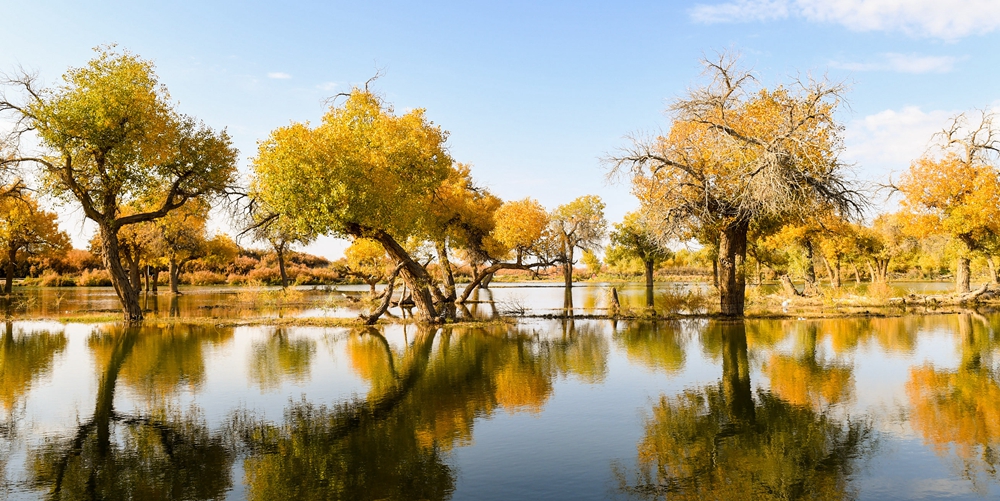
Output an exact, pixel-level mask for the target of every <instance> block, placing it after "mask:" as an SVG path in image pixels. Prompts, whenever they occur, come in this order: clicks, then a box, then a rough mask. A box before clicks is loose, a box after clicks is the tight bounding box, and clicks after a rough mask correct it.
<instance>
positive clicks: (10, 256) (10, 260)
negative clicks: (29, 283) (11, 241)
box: [3, 246, 17, 296]
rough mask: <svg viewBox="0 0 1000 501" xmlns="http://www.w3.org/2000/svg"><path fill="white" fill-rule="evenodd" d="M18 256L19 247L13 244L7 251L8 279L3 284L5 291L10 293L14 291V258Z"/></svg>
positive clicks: (7, 293)
mask: <svg viewBox="0 0 1000 501" xmlns="http://www.w3.org/2000/svg"><path fill="white" fill-rule="evenodd" d="M15 258H17V247H14V246H11V247H10V250H9V251H8V253H7V281H6V282H5V283H4V284H3V293H4V294H6V295H8V296H9V295H10V293H11V292H13V291H14V259H15Z"/></svg>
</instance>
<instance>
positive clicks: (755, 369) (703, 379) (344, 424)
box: [0, 287, 1000, 500]
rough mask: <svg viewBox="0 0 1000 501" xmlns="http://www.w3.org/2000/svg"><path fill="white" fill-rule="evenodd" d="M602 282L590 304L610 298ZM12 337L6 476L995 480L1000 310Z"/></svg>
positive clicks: (695, 493)
mask: <svg viewBox="0 0 1000 501" xmlns="http://www.w3.org/2000/svg"><path fill="white" fill-rule="evenodd" d="M581 289H585V288H581ZM592 289H593V290H590V291H588V290H581V291H579V292H577V293H578V294H580V296H579V298H576V297H575V298H574V301H575V304H578V305H584V304H585V303H587V302H588V301H590V300H588V299H586V297H587V296H586V295H587V294H591V295H592V296H593V297H594V299H593V304H594V306H592V307H593V308H599V307H600V304H601V301H603V299H602V296H600V294H601V292H600V288H598V287H595V288H592ZM189 292H191V291H189ZM313 292H315V294H313ZM349 292H350V291H348V293H349ZM216 293H217V294H229V295H230V296H224V297H230V298H231V297H232V295H233V294H236V292H219V291H216V292H212V291H209V290H206V291H205V292H204V294H200V293H199V294H196V293H193V292H192V293H190V294H188V295H187V296H189V297H188V298H185V299H184V301H186V302H187V303H185V304H186V306H184V307H178V310H180V311H177V312H176V313H178V315H179V316H181V317H185V316H200V315H199V314H198V312H199V311H204V310H206V308H203V306H206V305H208V303H210V302H211V299H210V298H207V297H201V298H199V296H201V295H210V294H216ZM494 293H495V294H496V295H497V296H498V299H499V297H500V296H501V295H504V294H507V295H515V294H516V295H520V296H521V297H520V299H519V300H520V301H525V302H534V301H537V302H538V303H540V306H539V309H542V310H546V309H549V308H550V307H551V308H553V309H555V308H558V307H559V304H558V303H559V301H561V299H562V291H561V289H554V290H550V289H546V288H524V287H514V288H506V287H497V288H496V289H495V291H494ZM337 294H340V293H339V292H338V293H337ZM626 294H631V292H626ZM303 295H305V296H312V295H315V297H313V298H311V299H302V298H300V299H299V301H298V304H299V306H297V307H296V308H297V309H296V308H292V309H290V310H287V311H285V310H282V309H281V308H275V309H274V311H271V310H268V311H271V312H270V313H268V314H274V315H278V314H280V315H291V314H301V313H302V312H305V311H309V310H310V309H317V310H323V308H321V307H320V306H322V305H323V304H325V303H324V302H323V301H325V299H323V298H324V296H326V295H328V293H325V292H322V291H306V292H305V293H303ZM85 296H86V294H82V293H80V296H79V297H76V298H75V299H73V300H74V301H77V300H79V301H81V303H77V304H90V305H94V304H97V303H98V302H99V301H102V300H101V299H99V298H91V300H89V301H90V302H89V303H88V302H87V301H88V300H87V299H86V297H85ZM637 297H641V296H637ZM163 299H166V297H162V298H160V300H163ZM67 300H68V298H64V299H63V300H62V301H61V303H60V307H64V306H65V304H66V301H67ZM44 302H45V301H42V300H39V301H38V302H37V303H36V304H37V305H41V304H43V303H44ZM231 302H232V301H230V303H231ZM480 306H484V305H480ZM39 307H41V306H39ZM329 309H330V308H327V310H329ZM349 310H350V309H349V308H345V309H344V311H345V312H347V311H349ZM60 311H61V310H60ZM213 311H215V314H216V315H220V316H223V315H226V314H230V313H231V314H233V315H237V314H241V313H238V311H240V310H238V309H235V308H229V309H220V310H213ZM168 312H169V308H168ZM345 314H346V313H345ZM0 339H2V342H0V479H2V480H0V498H4V497H6V498H9V499H38V498H45V497H51V498H57V499H78V498H88V499H92V498H102V499H129V498H133V499H176V498H183V499H244V498H252V499H456V500H463V499H487V500H489V499H498V500H499V499H675V498H676V499H799V498H806V499H942V498H947V499H995V498H997V497H998V496H1000V475H998V473H997V466H998V464H1000V453H998V451H1000V449H998V447H1000V358H998V357H997V355H998V352H1000V315H995V314H985V315H984V314H978V313H975V312H969V313H967V314H951V315H936V316H909V317H902V318H854V319H824V320H802V321H799V320H752V321H751V320H748V321H744V322H721V321H710V320H704V319H687V320H681V321H674V322H660V323H656V324H653V323H644V322H631V323H628V322H612V321H610V320H575V321H569V320H546V319H534V320H531V319H529V320H522V321H521V322H520V323H518V324H516V325H492V324H491V325H487V326H483V327H462V328H421V327H417V326H414V325H405V326H404V325H389V326H385V327H381V328H379V329H362V328H354V329H352V328H317V327H283V328H278V327H273V326H271V327H269V326H253V327H246V326H244V327H221V326H214V325H211V324H206V323H204V322H201V323H198V324H184V323H180V322H176V321H171V322H164V321H159V322H158V321H157V317H156V316H155V315H154V316H153V318H152V319H151V320H150V321H148V322H146V323H145V324H144V325H143V327H142V328H137V329H126V328H123V327H121V326H117V325H114V324H107V325H91V324H75V323H69V324H62V323H57V322H47V321H12V322H7V323H5V324H0Z"/></svg>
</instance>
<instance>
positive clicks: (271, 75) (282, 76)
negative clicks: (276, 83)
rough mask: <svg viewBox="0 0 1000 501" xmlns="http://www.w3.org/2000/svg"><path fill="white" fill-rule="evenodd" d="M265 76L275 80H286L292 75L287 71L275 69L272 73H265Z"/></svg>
mask: <svg viewBox="0 0 1000 501" xmlns="http://www.w3.org/2000/svg"><path fill="white" fill-rule="evenodd" d="M267 78H274V79H277V80H287V79H289V78H292V76H291V75H289V74H288V73H284V72H281V71H275V72H273V73H268V74H267Z"/></svg>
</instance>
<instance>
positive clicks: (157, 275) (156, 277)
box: [149, 266, 160, 292]
mask: <svg viewBox="0 0 1000 501" xmlns="http://www.w3.org/2000/svg"><path fill="white" fill-rule="evenodd" d="M149 271H150V273H152V276H150V277H149V278H150V281H151V282H153V292H156V291H157V289H158V288H159V284H158V282H159V281H160V268H159V267H158V266H154V267H153V269H151V270H149Z"/></svg>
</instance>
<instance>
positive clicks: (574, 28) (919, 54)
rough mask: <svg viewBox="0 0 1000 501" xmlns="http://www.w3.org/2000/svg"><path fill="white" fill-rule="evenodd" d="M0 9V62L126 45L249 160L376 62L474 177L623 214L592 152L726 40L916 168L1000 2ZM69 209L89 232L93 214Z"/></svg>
mask: <svg viewBox="0 0 1000 501" xmlns="http://www.w3.org/2000/svg"><path fill="white" fill-rule="evenodd" d="M0 11H2V12H3V13H4V17H5V18H6V19H7V20H8V22H6V23H5V26H4V30H2V31H0V70H3V71H5V72H11V71H13V70H14V69H16V68H17V67H18V65H20V66H23V67H25V68H26V69H29V70H32V71H37V72H38V73H39V74H40V76H41V78H42V79H43V81H45V82H46V83H54V82H56V81H57V80H58V78H59V76H60V75H61V74H62V73H63V72H64V71H65V69H66V68H67V67H70V66H80V65H82V64H84V63H85V62H86V61H87V60H88V59H90V58H91V57H92V54H93V52H92V51H91V49H92V48H93V47H94V46H97V45H99V44H107V43H112V42H114V43H117V44H119V46H121V47H125V48H128V49H129V50H131V51H133V52H135V53H137V54H139V55H141V56H142V57H144V58H147V59H150V60H152V61H154V62H155V64H156V67H157V73H158V74H159V76H160V79H161V81H162V82H163V83H164V84H166V86H167V87H168V88H169V90H170V93H171V95H172V97H173V98H174V99H175V100H176V101H178V103H179V106H178V108H179V110H180V111H181V112H183V113H186V114H189V115H193V116H195V117H198V118H199V119H202V120H204V121H205V122H206V123H208V124H209V125H211V126H213V127H217V128H222V127H225V128H227V129H228V130H229V132H230V134H231V135H232V136H233V139H234V142H235V144H236V146H237V147H238V148H239V149H240V151H241V169H242V170H243V171H246V169H247V165H248V164H249V162H248V159H249V158H250V157H251V156H253V155H254V153H255V150H256V142H257V141H258V140H259V139H262V138H264V137H266V136H267V134H268V132H269V131H270V130H271V129H273V128H275V127H277V126H281V125H285V124H287V123H289V122H290V121H306V120H312V121H317V120H318V119H319V117H320V116H321V115H322V113H323V110H324V104H323V100H324V98H326V97H328V96H331V95H333V94H335V93H337V92H341V91H346V90H349V89H350V87H351V86H352V85H358V84H362V83H364V81H365V80H367V79H368V78H369V77H371V76H372V75H373V74H374V73H375V72H376V70H377V69H382V70H383V71H384V73H385V74H384V76H383V77H382V78H380V79H379V80H378V82H377V84H376V86H375V89H376V90H377V91H379V92H381V93H382V94H383V95H384V96H385V97H386V98H387V100H388V101H390V102H391V103H393V104H394V105H395V107H396V109H397V110H406V109H410V108H417V107H422V108H426V109H427V114H428V116H429V117H430V118H431V119H432V120H433V121H434V122H436V123H438V124H440V125H441V126H442V127H443V128H445V129H446V130H448V131H450V133H451V135H450V139H449V145H450V151H451V153H452V155H453V156H454V157H455V159H456V160H458V161H461V162H465V163H471V164H472V165H473V166H474V169H473V174H474V176H475V177H476V179H477V180H478V181H479V183H480V184H483V185H485V186H487V187H489V188H490V189H491V190H492V191H493V192H494V193H496V194H498V195H499V196H501V197H502V198H504V199H519V198H523V197H527V196H531V197H534V198H536V199H538V200H539V201H540V202H541V203H542V204H544V205H545V206H546V207H549V208H554V207H555V206H557V205H559V204H563V203H566V202H569V201H570V200H572V199H574V198H576V197H577V196H580V195H585V194H598V195H600V196H601V197H602V198H603V199H604V200H605V202H606V203H607V211H606V213H607V216H608V219H609V220H611V221H618V220H620V219H621V217H622V216H623V215H624V213H625V212H627V211H629V210H632V209H634V208H635V207H636V205H637V204H636V202H635V201H634V199H633V198H632V197H631V196H630V195H629V190H628V186H625V185H608V184H607V182H606V181H605V170H604V168H603V166H602V165H601V163H600V160H599V159H600V157H602V156H604V155H607V154H609V153H613V152H614V151H615V150H616V148H618V147H620V146H622V145H623V144H624V142H623V136H624V135H626V134H628V133H633V132H639V133H643V132H656V131H658V130H661V129H665V128H666V127H668V126H669V123H668V121H667V119H666V117H665V116H664V114H663V110H664V109H665V108H666V106H667V104H668V103H669V102H670V100H672V99H674V98H677V97H679V96H683V95H684V93H685V90H686V89H687V88H688V87H689V86H692V85H697V84H698V83H699V75H700V72H701V67H700V63H699V60H700V59H701V58H702V57H703V56H705V55H708V56H712V55H714V54H715V53H716V52H718V51H720V50H730V49H731V50H737V51H739V52H741V53H742V54H743V59H744V62H745V64H746V65H747V66H749V67H752V68H753V69H754V70H755V72H756V73H757V75H758V77H759V78H760V80H761V82H763V83H764V84H766V85H769V86H772V85H776V84H779V83H782V82H786V83H787V82H790V81H791V80H792V79H794V78H796V77H797V76H799V75H805V74H812V75H816V76H823V75H826V76H827V77H828V78H830V79H832V80H835V81H844V82H846V83H848V84H849V86H850V92H849V93H848V94H847V101H848V103H849V105H850V106H849V108H844V109H843V110H842V112H841V115H840V118H841V120H842V122H843V124H844V125H845V127H846V130H845V137H846V150H845V151H844V153H843V155H842V158H843V159H845V160H847V161H849V162H852V163H853V164H854V165H855V168H856V171H857V174H858V176H859V177H861V178H863V179H868V180H873V181H884V180H885V179H886V178H887V176H888V175H889V173H890V172H897V173H898V172H900V171H901V170H903V169H905V168H906V166H907V165H908V164H909V162H910V161H911V160H912V159H914V158H916V157H917V156H919V155H920V154H921V153H922V152H923V151H924V150H925V148H926V147H927V145H928V142H929V140H930V139H931V134H933V133H934V132H935V131H936V130H939V129H941V128H942V127H944V126H945V125H946V123H947V121H948V119H949V117H951V116H954V115H955V114H956V113H959V112H962V111H968V110H972V109H974V108H991V107H995V106H996V105H997V104H998V103H1000V88H998V83H997V82H998V81H1000V78H998V77H1000V74H998V73H1000V69H998V68H1000V64H998V63H1000V56H998V55H997V51H996V49H997V48H998V47H1000V43H998V42H1000V30H998V28H1000V2H996V1H993V0H966V1H956V0H953V1H950V2H943V1H940V0H909V1H903V0H825V1H823V0H737V1H731V2H726V1H715V0H705V1H703V2H617V3H614V4H612V3H610V2H581V1H574V2H545V3H542V2H454V3H449V2H431V1H425V2H412V3H391V2H300V3H297V4H293V3H288V4H279V3H278V2H257V3H254V2H204V1H202V2H184V1H177V2H141V1H129V2H115V1H102V2H81V1H73V2H70V1H66V2H62V1H46V0H33V1H31V2H27V1H12V0H3V5H2V6H0ZM64 219H65V221H66V229H67V231H69V232H70V233H71V235H72V236H73V238H74V241H75V242H76V243H77V245H78V246H81V245H83V242H84V241H86V239H87V238H88V236H89V235H88V232H89V231H90V230H89V229H88V227H87V226H83V225H81V224H80V222H79V220H80V217H79V216H78V215H74V214H67V215H66V216H65V218H64ZM218 227H219V228H220V229H225V224H224V223H221V222H220V223H219V224H218ZM343 246H344V244H343V243H338V242H336V241H334V240H333V239H322V240H321V241H319V242H318V243H316V244H313V245H312V246H310V247H309V248H308V250H309V251H311V252H315V253H318V254H323V255H327V256H330V257H337V256H338V255H339V254H340V252H341V249H342V248H343Z"/></svg>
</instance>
